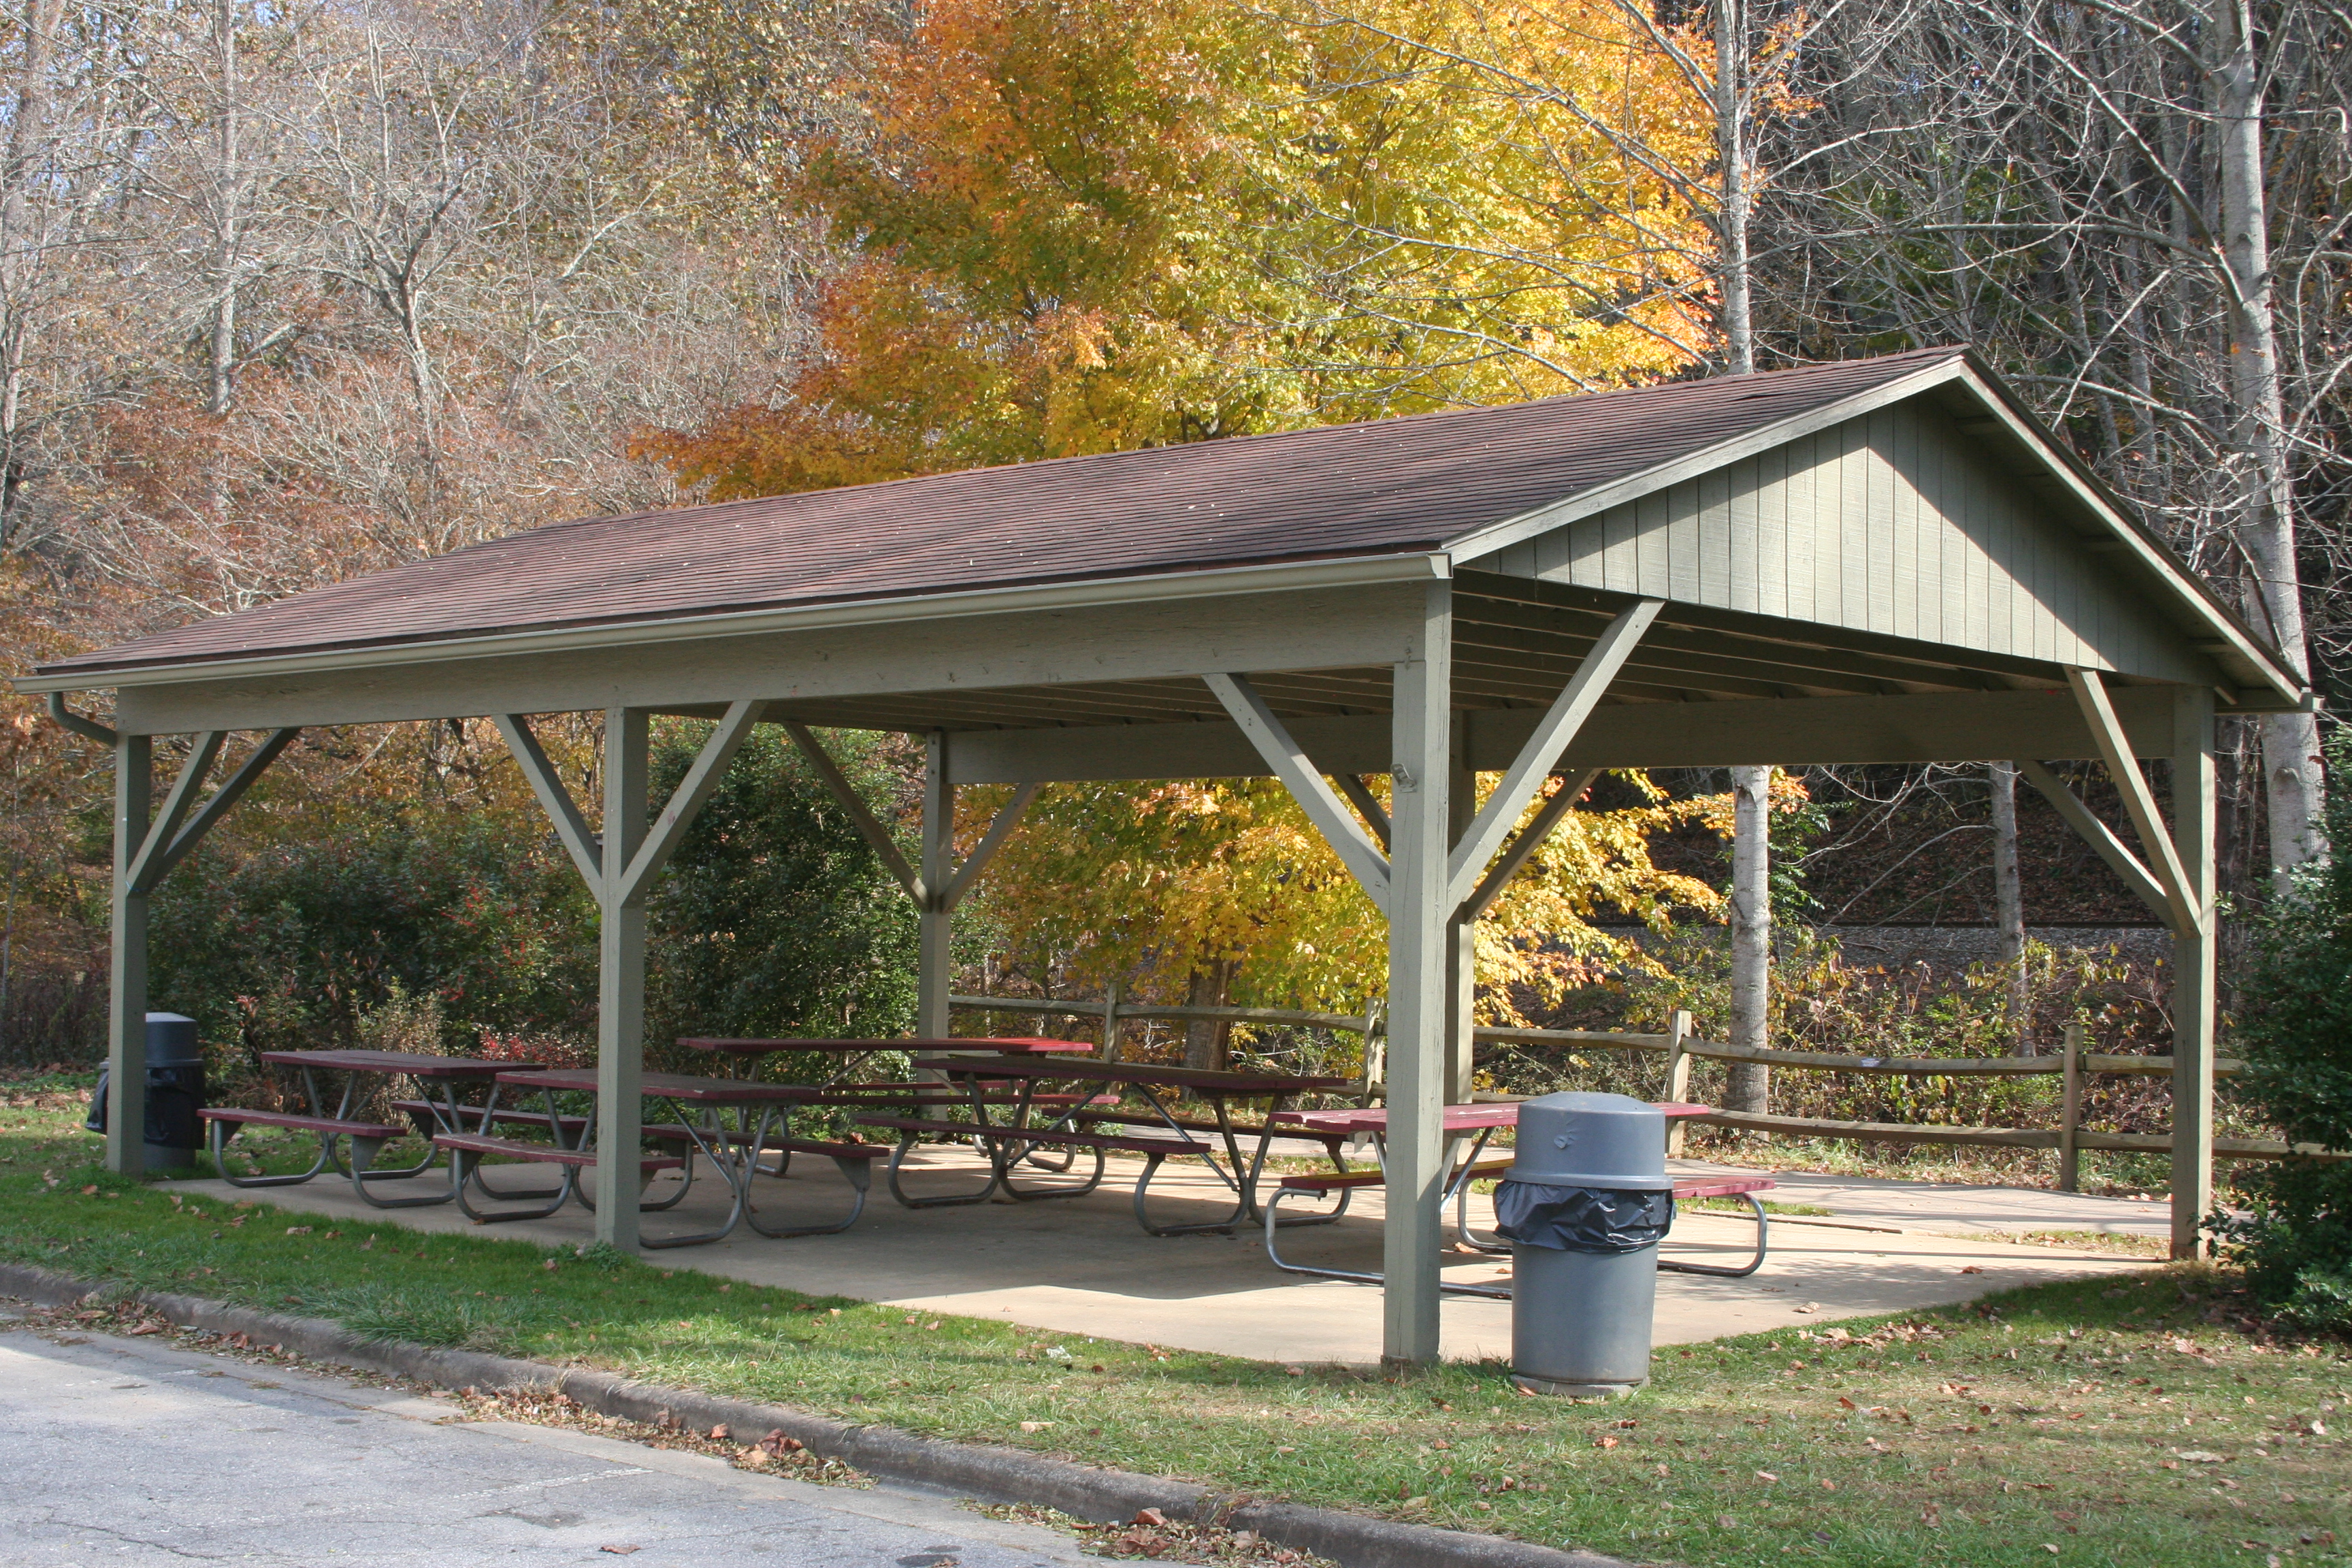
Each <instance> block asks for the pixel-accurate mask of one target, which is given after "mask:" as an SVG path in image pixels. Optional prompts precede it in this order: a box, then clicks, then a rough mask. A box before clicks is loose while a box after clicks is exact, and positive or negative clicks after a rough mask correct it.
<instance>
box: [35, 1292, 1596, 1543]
mask: <svg viewBox="0 0 2352 1568" xmlns="http://www.w3.org/2000/svg"><path fill="white" fill-rule="evenodd" d="M0 1294H5V1295H11V1296H16V1297H20V1298H22V1299H23V1300H29V1301H37V1302H41V1303H43V1304H45V1305H49V1306H68V1305H71V1304H73V1303H74V1302H77V1301H80V1300H86V1299H88V1298H91V1297H95V1298H97V1299H98V1300H102V1301H113V1300H127V1301H136V1302H139V1303H140V1304H141V1305H142V1306H146V1307H150V1308H152V1309H153V1310H155V1311H157V1312H159V1313H161V1314H162V1315H163V1317H165V1318H166V1319H169V1320H170V1321H173V1322H175V1323H179V1324H182V1325H183V1326H184V1327H187V1328H192V1329H204V1330H209V1331H214V1332H216V1333H224V1334H236V1333H241V1334H245V1335H247V1336H248V1337H250V1338H252V1339H254V1340H257V1341H259V1342H263V1343H265V1344H273V1345H282V1346H283V1347H285V1348H286V1349H287V1350H289V1351H292V1352H296V1353H298V1354H299V1355H303V1356H307V1357H309V1358H310V1359H311V1360H313V1361H323V1362H333V1363H338V1364H340V1365H343V1366H352V1367H360V1368H363V1369H365V1370H367V1371H370V1372H381V1373H393V1374H394V1375H396V1376H400V1377H409V1378H414V1379H415V1380H416V1381H417V1382H419V1383H428V1384H434V1385H436V1387H442V1388H466V1387H474V1388H484V1389H499V1388H535V1389H545V1390H548V1391H550V1392H551V1393H557V1394H563V1395H564V1396H565V1397H566V1398H570V1399H574V1400H577V1401H579V1403H580V1404H581V1405H583V1406H585V1407H586V1408H587V1409H590V1410H593V1411H595V1412H596V1413H598V1414H599V1415H619V1416H625V1417H626V1418H628V1419H630V1420H635V1421H654V1420H658V1419H660V1418H662V1417H664V1416H673V1417H675V1418H677V1420H679V1421H681V1422H683V1423H685V1424H686V1425H687V1426H701V1427H704V1428H709V1427H711V1426H719V1424H721V1423H724V1424H725V1425H727V1426H730V1427H731V1428H733V1429H734V1430H736V1431H738V1432H746V1433H754V1434H757V1433H765V1432H774V1431H781V1432H782V1433H783V1434H784V1435H785V1436H788V1437H793V1438H795V1439H797V1440H798V1441H799V1442H801V1443H802V1444H803V1445H804V1446H805V1447H808V1448H810V1449H811V1450H813V1451H814V1452H815V1453H817V1454H819V1455H821V1456H823V1457H824V1458H837V1459H840V1460H842V1461H843V1462H844V1463H845V1464H849V1465H853V1466H855V1467H856V1468H858V1469H861V1470H864V1471H866V1473H868V1474H869V1475H874V1476H879V1477H883V1478H886V1479H890V1480H896V1481H904V1482H908V1483H911V1484H913V1485H917V1486H922V1487H929V1488H933V1489H939V1490H942V1491H948V1492H952V1493H954V1494H956V1495H957V1496H960V1497H973V1498H978V1499H981V1500H986V1501H990V1502H1023V1503H1032V1504H1037V1505H1041V1506H1043V1507H1045V1508H1051V1509H1057V1510H1060V1511H1062V1512H1064V1513H1066V1514H1070V1515H1072V1516H1074V1517H1076V1518H1078V1519H1084V1520H1091V1521H1123V1520H1128V1519H1132V1518H1133V1517H1134V1516H1135V1513H1136V1510H1139V1509H1146V1508H1156V1509H1158V1510H1160V1512H1161V1513H1163V1514H1165V1515H1167V1516H1168V1517H1169V1518H1171V1519H1181V1520H1185V1521H1191V1522H1194V1523H1213V1524H1221V1525H1223V1526H1225V1527H1226V1528H1228V1529H1232V1530H1252V1531H1256V1532H1257V1533H1258V1534H1260V1535H1262V1536H1264V1537H1265V1539H1266V1540H1268V1541H1271V1542H1275V1543H1276V1544H1277V1545H1281V1546H1292V1547H1302V1548H1305V1549H1306V1550H1307V1551H1309V1552H1315V1553H1317V1554H1318V1555H1319V1556H1323V1557H1328V1558H1330V1559H1332V1560H1333V1561H1335V1562H1337V1563H1340V1564H1342V1568H1632V1565H1631V1564H1629V1563H1625V1562H1623V1561H1622V1559H1619V1558H1615V1557H1604V1556H1601V1554H1599V1553H1597V1552H1561V1551H1558V1550H1555V1549H1554V1548H1551V1547H1549V1546H1537V1545H1534V1544H1531V1543H1529V1542H1522V1541H1508V1540H1505V1539H1504V1538H1502V1537H1501V1536H1493V1535H1471V1534H1467V1533H1465V1532H1463V1531H1453V1530H1439V1529H1437V1528H1436V1527H1434V1526H1433V1525H1426V1524H1402V1523H1399V1522H1397V1521H1392V1520H1385V1519H1372V1518H1370V1517H1368V1516H1366V1515H1363V1514H1354V1513H1343V1512H1341V1511H1339V1510H1337V1509H1327V1508H1309V1507H1306V1506H1303V1505H1301V1504H1297V1503H1281V1502H1260V1501H1256V1500H1252V1499H1250V1498H1247V1497H1233V1496H1227V1495H1225V1494H1223V1493H1220V1492H1215V1491H1212V1490H1211V1489H1208V1488H1206V1487H1201V1486H1194V1485H1192V1483H1191V1482H1188V1481H1173V1480H1167V1479H1161V1478H1160V1477H1156V1476H1139V1475H1135V1474H1132V1473H1130V1472H1129V1471H1126V1470H1109V1469H1097V1468H1093V1467H1091V1466H1087V1465H1074V1464H1071V1463H1070V1462H1068V1461H1067V1460H1065V1459H1049V1458H1044V1457H1043V1456H1041V1455H1036V1454H1031V1453H1026V1452H1024V1451H1023V1450H1021V1449H1018V1448H999V1447H987V1446H984V1445H982V1444H976V1443H950V1442H944V1441H941V1440H940V1439H938V1438H935V1437H919V1436H915V1435H914V1434H913V1433H910V1432H900V1431H898V1430H896V1429H895V1428H892V1427H888V1426H848V1425H846V1424H845V1423H842V1422H838V1421H828V1420H826V1419H824V1417H823V1416H818V1415H809V1414H808V1413H807V1412H805V1411H801V1410H793V1409H792V1408H790V1407H788V1406H786V1405H758V1404H753V1403H751V1401H749V1400H741V1399H723V1398H719V1397H718V1396H716V1395H713V1394H698V1393H696V1392H695V1391H693V1390H691V1389H684V1388H666V1387H664V1386H662V1385H661V1384H652V1383H638V1382H635V1381H634V1380H632V1379H629V1378H624V1377H616V1376H614V1374H613V1373H609V1372H594V1371H591V1370H588V1369H586V1368H582V1367H562V1366H551V1365H549V1364H548V1363H544V1362H535V1361H517V1360H515V1359H513V1358H512V1357H509V1356H499V1355H489V1354H486V1353H484V1352H479V1351H456V1350H436V1349H434V1348H433V1347H431V1346H429V1345H417V1344H409V1343H407V1342H404V1341H399V1340H368V1339H362V1338H361V1337H360V1336H358V1335H356V1334H354V1333H352V1332H351V1331H349V1330H348V1329H345V1328H343V1327H341V1325H339V1324H336V1323H331V1322H329V1321H326V1320H325V1319H323V1318H287V1317H280V1316H278V1314H277V1313H274V1312H257V1311H254V1310H249V1309H247V1308H244V1307H232V1306H228V1305H226V1303H223V1302H219V1301H211V1300H205V1299H204V1298H202V1297H198V1296H180V1295H174V1294H172V1293H169V1292H166V1291H158V1290H133V1289H128V1288H125V1287H121V1286H110V1285H93V1284H90V1283H89V1282H88V1281H86V1280H81V1279H72V1278H70V1277H68V1276H67V1275H63V1274H58V1273H54V1272H52V1271H50V1270H48V1269H47V1268H34V1267H32V1266H30V1265H28V1264H17V1263H7V1262H0Z"/></svg>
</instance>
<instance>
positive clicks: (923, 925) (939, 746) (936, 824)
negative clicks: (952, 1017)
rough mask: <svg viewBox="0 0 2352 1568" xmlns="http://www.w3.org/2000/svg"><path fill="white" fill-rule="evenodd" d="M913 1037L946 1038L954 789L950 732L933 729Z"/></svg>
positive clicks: (928, 760)
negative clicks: (949, 751)
mask: <svg viewBox="0 0 2352 1568" xmlns="http://www.w3.org/2000/svg"><path fill="white" fill-rule="evenodd" d="M916 876H917V878H918V879H919V884H920V889H921V890H920V892H919V894H918V895H917V897H916V903H915V908H916V911H917V912H916V916H915V921H916V949H915V963H916V978H915V1033H916V1035H917V1036H919V1037H922V1038H924V1039H932V1040H941V1039H945V1038H946V1037H948V1034H949V1027H948V990H949V985H948V982H949V979H950V968H951V964H952V957H953V955H952V953H951V952H950V938H951V937H952V935H953V934H954V931H955V910H953V909H952V908H951V907H950V905H949V903H948V884H949V882H950V881H951V880H952V879H954V876H955V785H954V784H951V783H950V782H949V780H948V734H947V731H944V730H934V731H931V733H930V737H929V744H928V745H927V746H926V748H925V760H924V767H923V858H922V864H921V865H920V866H919V867H918V868H917V869H916Z"/></svg>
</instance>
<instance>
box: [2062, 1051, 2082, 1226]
mask: <svg viewBox="0 0 2352 1568" xmlns="http://www.w3.org/2000/svg"><path fill="white" fill-rule="evenodd" d="M2082 1125H2083V1020H2082V1019H2080V1018H2069V1019H2068V1020H2067V1021H2066V1087H2065V1093H2064V1095H2063V1097H2062V1100H2061V1102H2060V1109H2059V1111H2058V1190H2059V1191H2060V1192H2062V1193H2079V1192H2081V1191H2082V1190H2083V1186H2082V1169H2081V1158H2080V1152H2079V1151H2078V1150H2077V1149H2076V1148H2075V1146H2074V1141H2075V1134H2076V1133H2078V1132H2080V1131H2082Z"/></svg>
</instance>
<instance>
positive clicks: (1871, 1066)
mask: <svg viewBox="0 0 2352 1568" xmlns="http://www.w3.org/2000/svg"><path fill="white" fill-rule="evenodd" d="M948 1001H949V1003H950V1005H953V1006H957V1007H964V1008H970V1009H971V1010H973V1011H976V1012H982V1011H984V1012H995V1013H1028V1014H1035V1015H1039V1016H1052V1017H1070V1018H1095V1019H1099V1020H1100V1021H1101V1028H1102V1040H1103V1052H1104V1055H1105V1056H1106V1057H1111V1056H1114V1055H1115V1054H1116V1052H1117V1050H1118V1038H1119V1028H1120V1026H1121V1025H1122V1024H1123V1023H1125V1022H1126V1021H1128V1020H1129V1019H1137V1020H1142V1019H1152V1020H1161V1021H1166V1022H1171V1023H1172V1022H1186V1021H1191V1020H1194V1019H1205V1020H1213V1021H1218V1022H1230V1023H1236V1024H1271V1025H1277V1026H1286V1027H1290V1028H1307V1029H1326V1030H1333V1031H1340V1032H1345V1033H1349V1034H1357V1035H1361V1036H1362V1037H1364V1078H1363V1080H1362V1082H1361V1084H1360V1086H1359V1089H1358V1091H1357V1092H1358V1093H1359V1094H1360V1095H1361V1096H1363V1097H1364V1098H1366V1099H1367V1100H1369V1099H1370V1098H1372V1097H1374V1096H1377V1095H1378V1094H1379V1093H1380V1090H1381V1051H1380V1041H1381V1014H1380V1011H1379V1009H1378V1008H1373V1009H1370V1010H1369V1011H1367V1012H1365V1013H1360V1014H1350V1013H1305V1012H1295V1011H1292V1010H1289V1009H1286V1008H1279V1007H1194V1006H1177V1005H1144V1004H1129V1003H1126V1002H1124V1001H1123V1000H1122V999H1121V997H1120V995H1119V994H1118V992H1117V991H1116V990H1114V991H1113V992H1112V993H1111V994H1110V995H1109V997H1108V1000H1106V1001H1102V1002H1075V1001H1055V1000H1040V999H1037V998H1034V997H1016V996H950V997H949V998H948ZM1689 1019H1690V1015H1689V1014H1687V1013H1677V1014H1675V1017H1674V1027H1673V1028H1671V1029H1670V1030H1669V1031H1668V1032H1667V1033H1665V1034H1658V1035H1644V1034H1626V1033H1614V1032H1611V1031H1608V1030H1596V1029H1477V1030H1474V1031H1473V1038H1474V1039H1475V1041H1476V1042H1477V1043H1478V1044H1480V1045H1531V1046H1570V1047H1580V1048H1583V1049H1588V1050H1624V1051H1649V1052H1658V1053H1662V1054H1664V1056H1665V1058H1666V1098H1667V1099H1669V1100H1681V1099H1684V1098H1685V1097H1686V1096H1687V1095H1688V1093H1689V1092H1690V1069H1691V1063H1692V1062H1693V1061H1694V1060H1695V1059H1700V1058H1704V1059H1707V1060H1712V1061H1727V1062H1737V1061H1752V1062H1763V1063H1766V1064H1769V1066H1770V1067H1772V1068H1774V1069H1775V1070H1776V1071H1779V1070H1790V1069H1793V1070H1796V1071H1801V1072H1802V1071H1816V1072H1840V1073H1875V1074H1882V1075H1885V1076H1891V1077H1897V1078H2032V1077H2050V1076H2057V1077H2062V1078H2063V1079H2064V1080H2065V1081H2064V1086H2063V1091H2062V1094H2061V1097H2060V1102H2059V1121H2058V1125H2057V1126H2056V1127H2054V1128H2041V1127H1961V1126H1947V1125H1940V1124H1937V1123H1933V1122H1910V1121H1832V1120H1829V1119H1827V1118H1824V1117H1814V1116H1769V1115H1763V1114H1757V1113H1750V1112H1744V1111H1733V1110H1717V1111H1715V1112H1713V1113H1712V1114H1710V1115H1706V1116H1702V1117H1696V1118H1694V1119H1693V1121H1694V1122H1696V1124H1698V1125H1702V1126H1715V1127H1730V1128H1736V1129H1738V1130H1741V1131H1750V1132H1775V1133H1780V1134H1781V1135H1783V1136H1790V1137H1807V1138H1850V1139H1853V1140H1855V1141H1857V1142H1865V1143H1950V1144H1978V1145H1989V1146H1993V1147H2000V1148H2010V1149H2054V1150H2056V1151H2057V1152H2058V1186H2059V1189H2060V1190H2061V1191H2063V1192H2074V1191H2075V1190H2076V1187H2077V1185H2078V1182H2079V1175H2080V1167H2081V1156H2082V1152H2083V1151H2084V1150H2102V1151H2121V1152H2130V1153H2144V1154H2169V1153H2170V1152H2172V1140H2171V1139H2170V1138H2169V1137H2166V1136H2162V1135H2160V1134H2154V1133H2144V1132H2102V1131H2096V1130H2095V1129H2092V1128H2087V1127H2084V1126H2083V1125H2082V1119H2083V1092H2084V1080H2086V1079H2090V1078H2092V1077H2094V1076H2097V1075H2104V1074H2115V1075H2119V1076H2139V1077H2157V1078H2168V1077H2170V1076H2171V1074H2172V1058H2170V1057H2168V1056H2166V1057H2156V1056H2147V1057H2130V1056H2115V1055H2110V1054H2108V1053H2105V1052H2101V1051H2086V1050H2084V1049H2083V1036H2082V1029H2081V1026H2079V1025H2077V1026H2069V1027H2068V1029H2067V1030H2066V1036H2065V1047H2064V1049H2063V1052H2062V1053H2061V1054H2060V1055H2057V1056H2048V1057H1854V1056H1844V1055H1841V1054H1839V1053H1837V1052H1833V1051H1784V1050H1756V1049H1754V1048H1752V1047H1745V1046H1733V1045H1726V1044H1722V1043H1720V1042H1717V1041H1712V1040H1702V1039H1699V1038H1697V1037H1695V1036H1693V1035H1692V1034H1691V1033H1690V1032H1689V1030H1690V1023H1689ZM2244 1068H2245V1064H2244V1063H2243V1062H2240V1061H2231V1060H2228V1059H2223V1060H2220V1061H2217V1062H2215V1063H2214V1064H2213V1070H2214V1074H2215V1076H2216V1077H2218V1078H2229V1077H2232V1076H2234V1075H2235V1074H2237V1073H2239V1072H2242V1071H2243V1070H2244ZM1691 1124H1692V1123H1690V1122H1685V1123H1677V1125H1676V1126H1675V1130H1674V1131H1673V1132H1672V1133H1670V1134H1669V1139H1670V1143H1669V1152H1673V1153H1676V1154H1679V1153H1681V1152H1682V1142H1683V1130H1684V1128H1685V1127H1687V1126H1689V1125H1691ZM2213 1153H2214V1156H2215V1157H2216V1158H2217V1159H2224V1160H2282V1159H2285V1158H2287V1157H2288V1156H2289V1155H2307V1156H2309V1157H2311V1158H2314V1159H2322V1160H2352V1152H2342V1151H2334V1150H2328V1149H2325V1148H2323V1147H2321V1146H2320V1145H2318V1144H2316V1143H2295V1144H2292V1145H2290V1144H2288V1143H2284V1142H2280V1141H2278V1140H2275V1139H2269V1138H2216V1139H2214V1140H2213Z"/></svg>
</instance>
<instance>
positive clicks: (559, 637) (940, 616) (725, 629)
mask: <svg viewBox="0 0 2352 1568" xmlns="http://www.w3.org/2000/svg"><path fill="white" fill-rule="evenodd" d="M1452 574H1453V568H1452V564H1451V563H1450V561H1449V559H1448V558H1447V557H1446V556H1444V555H1443V554H1437V553H1432V552H1413V553H1411V554H1404V555H1371V556H1346V557H1342V558H1339V559H1338V560H1331V561H1294V562H1283V563H1277V564H1274V565H1266V566H1237V567H1228V568H1224V569H1222V570H1218V571H1213V572H1183V573H1162V574H1155V575H1151V576H1145V577H1111V578H1102V579H1097V580H1094V581H1090V582H1082V583H1051V584H1037V585H1034V586H1028V587H1019V588H992V589H980V590H974V591H971V592H965V593H954V594H927V595H919V596H916V597H911V598H904V599H861V600H856V601H854V602H851V603H847V604H833V605H798V606H792V607H787V608H782V609H773V610H751V611H738V612H733V613H730V614H726V615H716V616H693V617H688V618H682V619H677V620H653V621H622V622H615V623H613V624H610V625H604V626H571V627H563V628H556V629H550V630H546V631H536V632H506V633H499V634H498V635H495V636H490V637H453V638H450V639H447V640H446V641H437V642H415V643H391V644H381V643H380V644H374V645H372V646H367V647H348V648H329V649H322V650H320V651H319V652H317V653H308V654H304V653H289V654H275V655H259V656H256V657H253V658H205V659H191V660H186V661H183V662H176V663H171V664H155V665H144V666H126V667H124V668H119V669H84V670H58V671H39V670H37V671H35V672H33V673H32V674H29V675H20V676H16V677H15V678H14V679H12V680H11V682H10V684H11V686H12V687H13V688H14V689H16V690H17V691H20V692H26V693H38V692H49V691H103V690H112V689H118V688H121V687H126V686H170V685H178V684H182V683H184V682H189V681H200V680H207V681H208V680H228V679H240V678H248V677H261V678H268V677H273V676H283V675H308V674H319V673H322V672H327V671H332V670H340V669H365V668H382V667H385V666H393V665H403V664H439V663H446V662H449V661H452V660H457V659H469V658H504V657H512V656H514V655H518V654H545V653H570V652H577V651H579V650H582V649H590V648H613V647H644V646H646V645H648V644H654V643H672V642H696V641H703V640H708V639H709V638H713V637H747V636H757V635H759V634H761V633H764V632H796V631H818V630H824V629H825V628H827V627H832V626H887V625H891V624H894V623H903V622H908V621H930V620H953V619H961V618H965V617H969V616H997V615H1012V614H1019V613H1021V612H1024V611H1047V610H1071V609H1093V608H1098V607H1106V606H1111V605H1129V604H1138V603H1143V602H1147V601H1150V600H1167V599H1209V598H1231V597H1234V596H1237V595H1247V594H1271V593H1281V592H1284V591H1286V590H1290V589H1304V588H1344V587H1354V586H1358V585H1362V584H1375V583H1398V582H1416V581H1434V580H1437V579H1441V578H1444V577H1448V576H1451V575H1452Z"/></svg>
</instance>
